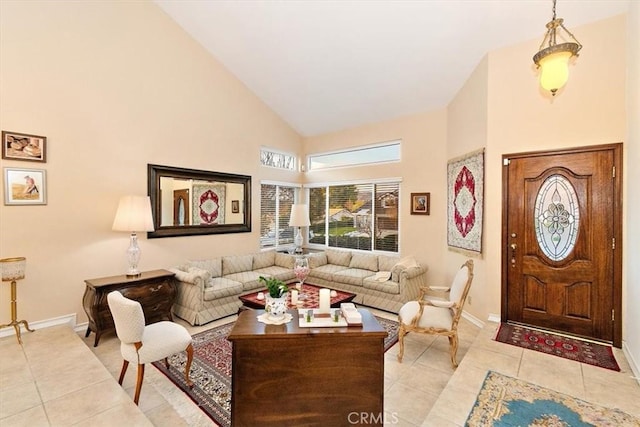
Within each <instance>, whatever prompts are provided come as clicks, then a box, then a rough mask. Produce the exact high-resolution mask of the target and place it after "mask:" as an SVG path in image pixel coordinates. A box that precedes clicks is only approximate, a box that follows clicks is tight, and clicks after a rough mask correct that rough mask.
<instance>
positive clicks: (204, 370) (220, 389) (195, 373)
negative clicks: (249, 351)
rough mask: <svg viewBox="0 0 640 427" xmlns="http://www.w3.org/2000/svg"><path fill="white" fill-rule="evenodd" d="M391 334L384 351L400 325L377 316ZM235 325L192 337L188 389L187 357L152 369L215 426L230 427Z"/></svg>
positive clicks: (174, 359) (184, 355)
mask: <svg viewBox="0 0 640 427" xmlns="http://www.w3.org/2000/svg"><path fill="white" fill-rule="evenodd" d="M376 319H377V320H378V322H379V323H380V325H381V326H382V327H384V328H385V329H386V331H387V332H388V335H387V337H386V338H385V340H384V351H387V350H389V349H390V348H391V347H392V346H393V344H395V343H396V342H397V341H398V327H399V325H398V322H395V321H393V320H387V319H383V318H381V317H378V316H376ZM234 323H235V322H231V323H227V324H226V325H222V326H217V327H215V328H212V329H209V330H208V331H204V332H200V333H199V334H196V335H193V337H192V338H193V350H194V351H193V362H192V364H191V373H190V377H191V381H193V384H194V386H193V388H192V389H189V387H187V385H186V383H185V381H184V368H185V364H186V362H187V355H186V353H184V352H182V353H179V354H175V355H173V356H171V357H169V365H170V366H169V370H167V368H166V367H165V365H164V360H163V361H160V362H153V365H154V366H155V367H156V368H158V370H160V372H162V373H163V374H165V375H166V376H167V378H169V379H170V380H171V381H172V382H173V383H174V384H176V385H177V386H178V387H179V388H180V389H181V390H182V391H183V392H185V393H186V394H187V396H189V397H190V398H191V400H193V401H194V402H195V403H196V404H197V405H198V406H199V407H200V409H202V410H203V411H204V413H205V414H207V415H208V416H209V418H211V419H212V420H213V421H214V422H215V423H217V424H219V425H220V426H222V427H229V426H230V425H231V350H232V346H231V342H230V341H228V340H227V335H229V332H230V331H231V328H233V325H234Z"/></svg>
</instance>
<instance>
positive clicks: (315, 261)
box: [307, 252, 328, 268]
mask: <svg viewBox="0 0 640 427" xmlns="http://www.w3.org/2000/svg"><path fill="white" fill-rule="evenodd" d="M307 259H308V260H309V268H318V267H320V266H321V265H326V264H327V263H328V261H327V254H325V253H324V252H318V253H313V254H309V255H307Z"/></svg>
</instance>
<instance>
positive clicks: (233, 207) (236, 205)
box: [231, 200, 240, 213]
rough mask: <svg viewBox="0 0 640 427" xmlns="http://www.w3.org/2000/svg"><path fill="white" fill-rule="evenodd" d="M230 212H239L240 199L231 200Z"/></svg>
mask: <svg viewBox="0 0 640 427" xmlns="http://www.w3.org/2000/svg"><path fill="white" fill-rule="evenodd" d="M231 213H240V200H232V201H231Z"/></svg>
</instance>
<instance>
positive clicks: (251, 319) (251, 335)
mask: <svg viewBox="0 0 640 427" xmlns="http://www.w3.org/2000/svg"><path fill="white" fill-rule="evenodd" d="M358 311H359V312H360V314H361V315H362V325H357V326H342V327H335V328H332V327H328V328H324V327H315V328H314V327H311V328H306V327H305V328H301V327H300V326H298V310H295V309H294V310H289V311H288V312H289V313H290V314H291V315H292V316H293V319H292V320H291V321H290V322H288V323H285V324H283V325H267V324H264V323H262V322H260V321H258V316H259V315H261V314H263V313H264V310H246V311H243V312H241V313H240V314H239V315H238V320H237V321H236V323H235V325H234V326H233V329H232V330H231V332H230V333H229V336H228V337H227V339H229V341H237V340H245V339H263V338H264V339H270V338H292V339H297V338H301V337H304V336H314V335H315V336H324V335H336V334H340V335H341V336H345V337H347V338H351V337H360V336H369V337H379V338H381V339H384V338H385V337H386V336H387V331H386V330H385V329H384V328H383V327H382V326H381V325H380V323H378V321H377V320H376V318H375V316H374V315H373V314H371V312H370V311H369V310H366V309H362V308H360V309H358Z"/></svg>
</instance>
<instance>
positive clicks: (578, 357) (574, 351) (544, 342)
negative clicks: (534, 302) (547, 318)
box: [495, 323, 620, 371]
mask: <svg viewBox="0 0 640 427" xmlns="http://www.w3.org/2000/svg"><path fill="white" fill-rule="evenodd" d="M495 340H496V341H499V342H503V343H506V344H511V345H515V346H518V347H523V348H527V349H529V350H536V351H539V352H541V353H546V354H552V355H554V356H558V357H563V358H565V359H570V360H575V361H576V362H581V363H588V364H589V365H594V366H599V367H601V368H606V369H611V370H613V371H620V366H618V362H616V359H615V357H614V356H613V351H612V349H611V346H608V345H603V344H597V343H594V342H590V341H584V340H580V339H577V338H570V337H566V336H563V335H558V334H553V333H551V332H545V331H540V330H537V329H531V328H527V327H524V326H520V325H514V324H511V323H501V324H500V329H499V330H498V334H497V335H496V338H495Z"/></svg>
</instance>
